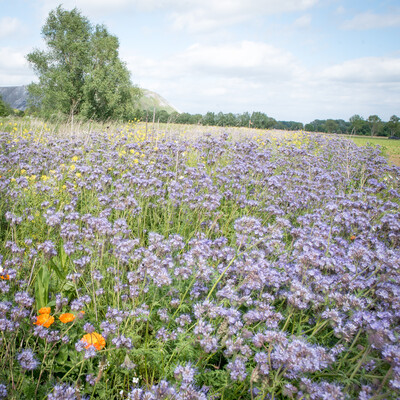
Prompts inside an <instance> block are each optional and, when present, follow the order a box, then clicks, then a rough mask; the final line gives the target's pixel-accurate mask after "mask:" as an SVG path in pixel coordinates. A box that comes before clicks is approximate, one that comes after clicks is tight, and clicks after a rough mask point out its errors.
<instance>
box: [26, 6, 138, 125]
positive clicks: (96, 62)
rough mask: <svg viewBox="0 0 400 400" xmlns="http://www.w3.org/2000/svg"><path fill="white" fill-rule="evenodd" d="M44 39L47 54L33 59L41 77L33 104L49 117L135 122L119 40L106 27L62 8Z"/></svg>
mask: <svg viewBox="0 0 400 400" xmlns="http://www.w3.org/2000/svg"><path fill="white" fill-rule="evenodd" d="M42 37H43V39H44V41H45V43H46V46H47V49H46V50H45V51H44V50H34V51H33V52H32V53H29V54H28V55H27V60H28V61H29V63H30V65H31V66H32V67H33V69H34V71H35V73H36V74H37V76H38V78H39V82H38V83H32V84H31V85H29V87H28V91H29V94H30V99H31V104H33V105H35V106H36V107H38V108H39V109H40V110H41V112H42V113H44V114H45V115H49V114H54V113H58V112H61V113H63V114H67V115H69V116H70V118H73V117H74V116H75V115H78V114H81V115H83V116H85V117H87V118H93V119H99V120H105V119H110V118H124V117H129V114H130V113H131V110H132V94H131V87H132V84H131V82H130V76H129V72H128V70H127V68H126V66H125V64H124V63H123V62H122V61H121V60H120V59H119V56H118V48H119V42H118V39H117V38H116V37H115V36H113V35H111V34H109V33H108V31H107V29H106V28H105V27H104V26H102V25H96V26H93V25H92V24H91V23H90V22H89V20H88V19H87V18H86V17H84V16H82V15H81V13H80V12H79V11H78V10H77V9H76V8H74V9H73V10H72V11H67V10H64V9H63V8H62V7H61V6H59V7H57V8H56V9H55V10H53V11H51V12H50V14H49V16H48V18H47V21H46V23H45V25H44V26H43V28H42Z"/></svg>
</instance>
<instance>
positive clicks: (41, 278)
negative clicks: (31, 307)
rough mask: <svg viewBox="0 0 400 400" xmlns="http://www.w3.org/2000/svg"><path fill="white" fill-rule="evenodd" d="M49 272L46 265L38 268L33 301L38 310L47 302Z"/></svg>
mask: <svg viewBox="0 0 400 400" xmlns="http://www.w3.org/2000/svg"><path fill="white" fill-rule="evenodd" d="M49 283H50V272H49V270H48V268H47V266H46V265H43V266H42V268H40V270H39V272H38V274H37V277H36V282H35V300H36V306H37V308H38V309H40V308H42V307H45V306H46V305H47V302H48V300H49Z"/></svg>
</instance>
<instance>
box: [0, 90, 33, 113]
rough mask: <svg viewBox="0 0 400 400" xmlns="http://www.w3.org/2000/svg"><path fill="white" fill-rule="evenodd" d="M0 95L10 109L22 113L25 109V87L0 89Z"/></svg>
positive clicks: (26, 96) (26, 95)
mask: <svg viewBox="0 0 400 400" xmlns="http://www.w3.org/2000/svg"><path fill="white" fill-rule="evenodd" d="M0 95H1V97H2V99H3V100H4V102H5V103H7V104H9V105H10V106H11V108H15V109H17V110H22V111H24V110H25V109H26V107H27V105H26V100H27V98H28V91H27V89H26V86H6V87H0Z"/></svg>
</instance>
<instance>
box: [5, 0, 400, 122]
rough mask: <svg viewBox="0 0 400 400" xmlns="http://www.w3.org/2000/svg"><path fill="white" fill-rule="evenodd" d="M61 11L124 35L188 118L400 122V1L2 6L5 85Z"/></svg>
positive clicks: (123, 48)
mask: <svg viewBox="0 0 400 400" xmlns="http://www.w3.org/2000/svg"><path fill="white" fill-rule="evenodd" d="M59 4H62V6H63V8H64V9H67V10H71V9H73V8H74V7H77V8H78V9H79V10H80V12H81V13H82V15H83V16H85V17H87V18H88V19H89V20H90V22H92V23H93V24H104V25H105V26H106V27H107V29H108V31H109V32H110V33H111V34H113V35H115V36H117V37H118V39H119V43H120V48H119V51H120V53H119V54H120V58H121V59H122V60H123V61H124V62H125V63H126V65H127V67H128V69H129V71H130V73H131V80H132V82H133V83H134V84H136V85H138V86H139V87H142V88H145V89H149V90H153V91H155V92H157V93H158V94H160V95H161V96H163V97H164V98H165V99H166V100H167V101H168V102H169V103H171V104H172V105H173V106H174V107H176V108H177V109H178V110H179V111H180V112H188V113H191V114H195V113H200V114H205V113H206V112H208V111H212V112H216V113H218V112H220V111H222V112H224V113H228V112H233V113H243V112H246V111H247V112H250V113H251V112H253V111H261V112H263V113H265V114H267V115H268V116H269V117H273V118H275V119H277V120H286V121H289V120H294V121H300V122H303V123H307V122H310V121H313V120H314V119H328V118H333V119H344V120H346V121H347V120H348V119H349V118H350V117H351V116H352V115H354V114H359V115H361V116H362V117H363V118H368V116H370V115H373V114H376V115H378V116H379V117H380V118H382V120H384V121H387V120H389V118H390V117H391V116H392V115H398V116H400V0H382V1H376V0H375V1H372V0H111V1H109V0H79V1H76V0H64V1H62V3H60V2H59V1H52V0H13V1H10V0H0V86H15V85H25V84H29V83H30V82H32V81H35V80H37V77H36V76H35V74H34V72H33V70H32V69H31V68H30V66H29V65H28V63H27V61H26V58H25V56H26V54H28V53H29V52H31V51H32V50H33V49H34V48H42V49H45V44H44V42H43V39H42V37H41V28H42V26H43V25H44V24H45V21H46V18H47V16H48V14H49V12H50V11H51V10H53V9H55V8H56V7H57V6H58V5H59Z"/></svg>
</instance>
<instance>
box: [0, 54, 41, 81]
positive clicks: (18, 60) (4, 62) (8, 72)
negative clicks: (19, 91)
mask: <svg viewBox="0 0 400 400" xmlns="http://www.w3.org/2000/svg"><path fill="white" fill-rule="evenodd" d="M26 53H27V52H25V51H22V50H15V49H12V48H10V47H0V86H14V85H26V84H27V83H30V82H32V80H34V74H33V72H32V70H31V69H30V68H29V65H28V62H27V61H26V59H25V54H26Z"/></svg>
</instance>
